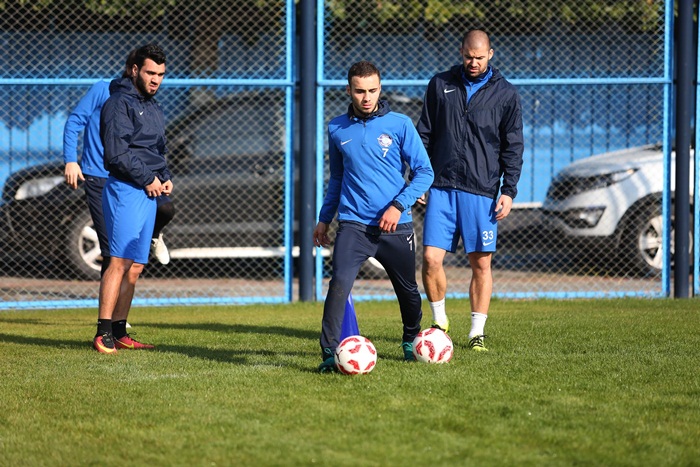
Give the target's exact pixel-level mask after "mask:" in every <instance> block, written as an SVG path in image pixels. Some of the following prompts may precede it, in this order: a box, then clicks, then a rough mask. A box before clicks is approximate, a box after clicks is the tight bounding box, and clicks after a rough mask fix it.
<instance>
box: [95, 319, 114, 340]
mask: <svg viewBox="0 0 700 467" xmlns="http://www.w3.org/2000/svg"><path fill="white" fill-rule="evenodd" d="M111 332H112V320H111V319H98V320H97V334H95V337H97V336H102V335H104V334H109V333H111Z"/></svg>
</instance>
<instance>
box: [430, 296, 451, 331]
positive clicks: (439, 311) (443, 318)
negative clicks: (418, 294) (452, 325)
mask: <svg viewBox="0 0 700 467" xmlns="http://www.w3.org/2000/svg"><path fill="white" fill-rule="evenodd" d="M428 303H429V305H430V311H432V312H433V322H435V324H437V325H438V326H440V327H441V328H443V329H445V328H447V314H446V313H445V299H444V298H443V299H442V300H438V301H437V302H428Z"/></svg>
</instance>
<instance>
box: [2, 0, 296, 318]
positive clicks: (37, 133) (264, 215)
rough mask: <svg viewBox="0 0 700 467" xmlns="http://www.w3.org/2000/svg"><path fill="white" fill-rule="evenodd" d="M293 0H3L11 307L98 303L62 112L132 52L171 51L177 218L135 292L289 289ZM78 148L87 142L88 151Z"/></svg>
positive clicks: (193, 297)
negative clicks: (165, 260)
mask: <svg viewBox="0 0 700 467" xmlns="http://www.w3.org/2000/svg"><path fill="white" fill-rule="evenodd" d="M293 12H294V5H293V2H291V1H286V2H285V1H254V2H253V1H251V2H218V1H213V2H189V1H187V2H180V1H177V2H176V1H168V2H151V1H139V2H120V1H113V2H84V1H71V0H55V1H49V2H31V1H30V2H25V1H21V2H4V3H3V6H2V7H0V17H1V18H2V22H1V23H0V24H1V25H2V26H1V29H0V37H1V38H2V41H3V45H4V47H3V51H2V53H1V54H2V61H3V65H4V66H3V71H2V72H1V75H0V76H1V77H0V82H1V83H2V84H3V85H2V86H0V92H2V94H3V96H2V97H3V99H4V102H5V103H6V105H5V106H3V110H2V111H1V112H2V120H3V127H2V130H1V133H0V155H1V156H0V157H1V158H0V182H2V183H3V185H4V190H3V198H2V206H0V210H1V211H0V213H1V215H0V219H1V221H0V223H1V224H2V227H1V228H0V232H1V233H0V236H1V238H0V244H1V248H2V250H1V251H2V255H1V260H2V263H1V264H2V270H1V272H0V276H1V277H2V287H1V289H2V294H1V299H2V300H3V302H2V305H3V306H4V307H36V306H64V305H65V306H94V305H96V303H97V293H98V288H99V282H98V281H99V277H100V267H101V260H102V257H101V256H100V251H99V245H98V243H97V236H96V233H95V230H94V228H93V225H92V220H91V219H90V215H89V213H88V210H87V204H86V202H85V199H84V192H83V189H82V187H81V188H79V189H78V190H75V191H74V190H72V189H71V188H69V187H68V186H67V185H66V184H65V183H63V177H62V174H63V167H64V165H63V160H62V142H63V127H64V124H65V122H66V118H67V116H68V115H69V113H70V112H71V110H72V109H73V107H74V106H75V105H76V104H77V103H78V101H79V100H80V99H81V98H82V96H83V95H84V94H85V93H86V91H87V90H88V89H89V87H90V86H91V85H92V84H93V83H94V82H95V81H97V80H100V79H107V80H109V79H111V78H114V77H117V76H118V75H120V74H121V70H122V69H123V66H124V61H125V59H126V57H127V54H128V53H129V51H130V50H132V49H133V48H135V47H138V46H140V45H143V44H145V43H147V42H157V43H159V44H160V45H161V46H162V47H163V49H164V50H165V51H166V54H167V69H166V78H165V80H164V84H163V87H162V88H161V90H160V91H159V93H158V96H157V99H158V100H159V102H160V103H161V105H162V107H163V109H164V112H165V114H166V119H167V139H168V149H169V153H168V159H169V165H170V167H171V171H172V173H173V179H174V186H175V189H174V192H173V195H172V200H173V205H174V207H175V216H174V218H173V220H172V222H171V223H170V224H168V225H167V226H166V227H165V228H164V230H163V237H164V241H165V243H166V245H167V246H168V248H169V251H170V257H171V261H170V263H169V264H167V265H162V264H159V262H158V261H156V260H155V258H153V257H152V258H151V261H150V263H149V265H148V266H147V267H146V269H145V272H144V275H143V278H142V279H141V280H140V281H139V285H138V288H137V296H136V298H135V300H134V303H135V304H136V305H138V304H168V303H246V302H264V301H289V300H291V298H292V262H293V253H294V251H295V249H294V247H295V246H296V245H298V244H295V243H294V242H295V241H298V239H294V236H293V227H292V226H293V219H294V213H293V212H292V198H293V187H294V180H293V178H294V177H293V174H292V167H293V159H292V156H291V155H292V150H293V149H292V148H293V143H292V141H293V138H294V137H295V135H293V133H292V130H291V125H290V123H291V122H292V113H291V109H292V108H293V96H294V94H293V83H294V80H293V76H292V60H291V50H292V42H293V39H292V34H293V24H294V22H293ZM81 149H82V148H79V149H78V152H79V154H80V151H81Z"/></svg>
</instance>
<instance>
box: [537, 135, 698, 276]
mask: <svg viewBox="0 0 700 467" xmlns="http://www.w3.org/2000/svg"><path fill="white" fill-rule="evenodd" d="M674 157H675V154H672V161H673V160H674ZM691 160H692V156H691ZM674 173H675V166H673V162H672V167H671V174H672V175H673V174H674ZM663 175H664V173H663V151H662V148H661V146H658V145H651V146H643V147H638V148H632V149H625V150H621V151H614V152H609V153H605V154H600V155H597V156H593V157H588V158H586V159H581V160H579V161H576V162H574V163H572V164H570V165H568V166H566V167H565V168H564V169H562V170H561V171H560V172H559V173H558V174H557V176H556V177H555V178H554V180H552V183H551V184H550V186H549V189H548V190H547V198H546V200H545V202H544V204H543V206H542V212H543V216H544V219H545V222H546V224H547V225H548V226H549V227H550V228H552V229H553V230H554V231H555V232H557V233H560V234H561V235H556V234H555V236H558V237H559V240H561V241H562V242H566V243H565V245H566V246H574V247H577V248H578V250H579V251H582V250H583V252H584V253H585V254H586V255H588V256H594V255H600V257H602V258H606V259H611V260H613V261H612V263H611V264H613V265H619V266H620V267H622V268H624V270H632V271H634V272H636V273H641V274H658V273H659V271H660V270H661V266H662V262H661V261H662V254H661V253H662V227H663V222H662V220H663V219H662V215H661V199H662V191H663V183H664V176H663ZM689 176H691V177H692V170H691V171H690V174H689ZM672 180H673V177H672ZM674 188H675V184H674V183H672V184H671V190H672V191H673V190H674ZM691 190H692V179H691ZM671 214H672V213H671ZM691 232H692V221H691ZM672 235H673V233H672ZM691 240H692V237H691ZM671 241H673V237H671ZM691 245H692V241H691ZM590 248H594V249H593V250H589V249H590Z"/></svg>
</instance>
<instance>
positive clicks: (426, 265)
mask: <svg viewBox="0 0 700 467" xmlns="http://www.w3.org/2000/svg"><path fill="white" fill-rule="evenodd" d="M444 259H445V251H443V250H440V249H437V248H430V247H426V248H424V249H423V270H424V271H435V270H440V268H442V262H443V260H444Z"/></svg>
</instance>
